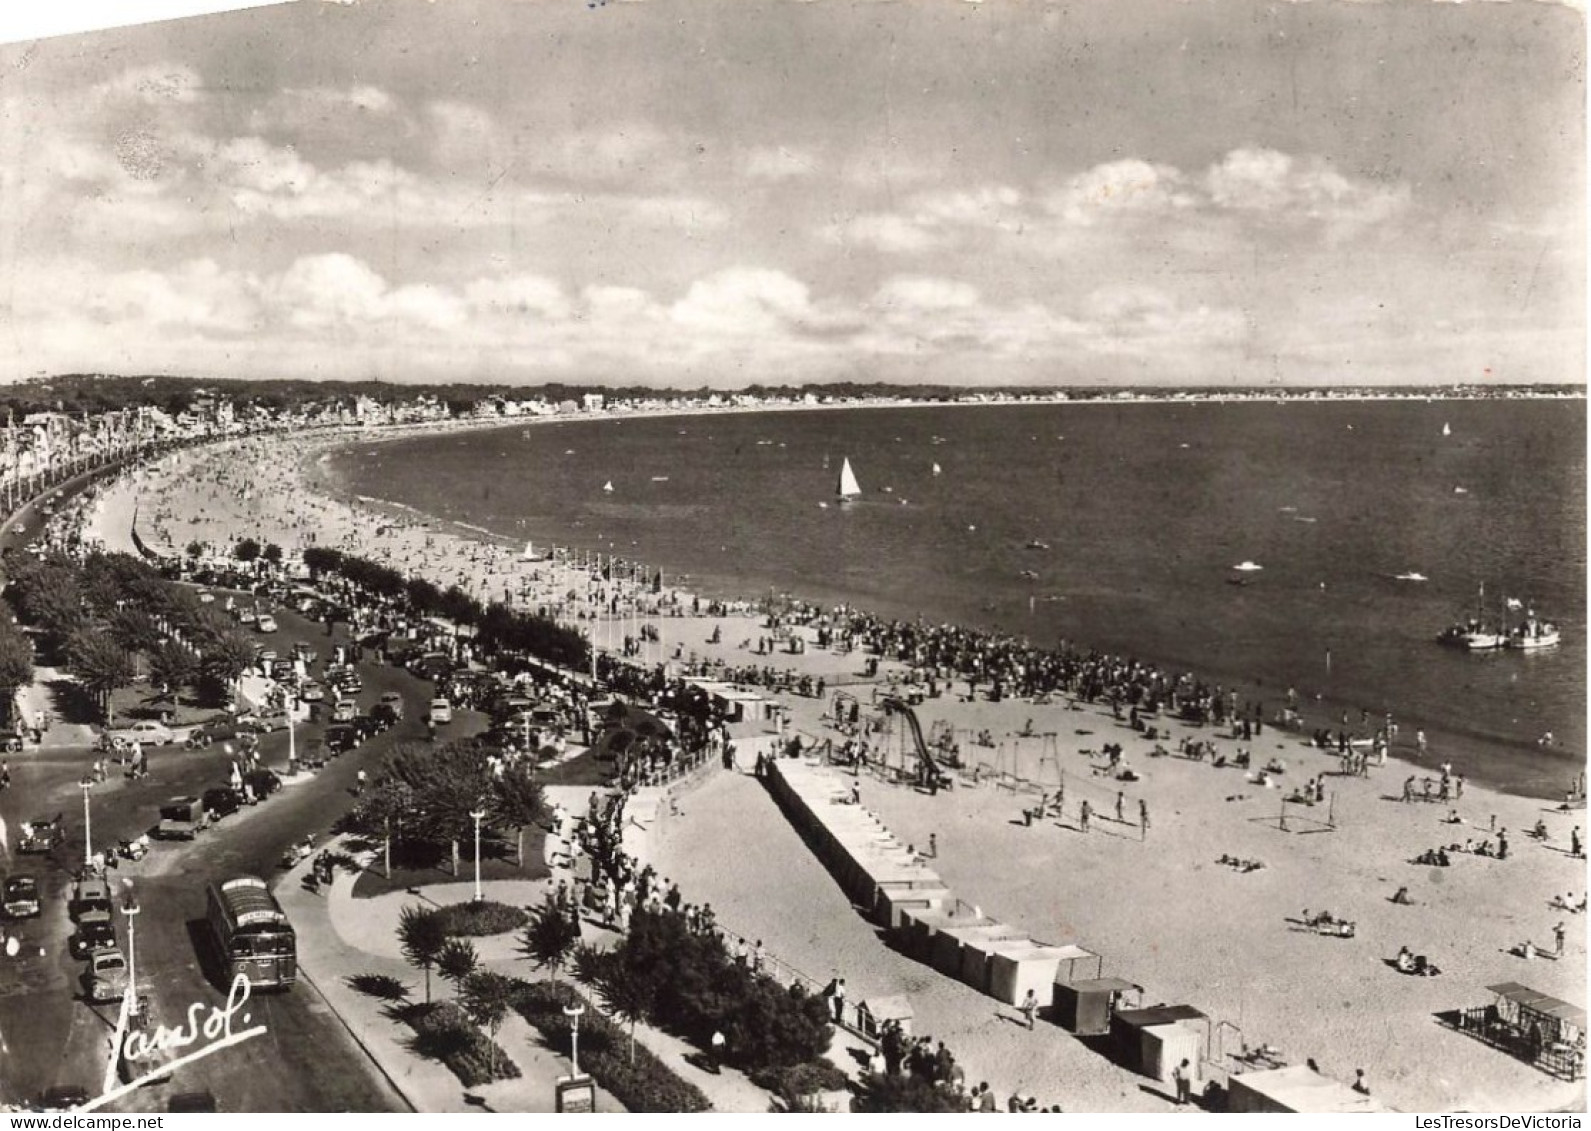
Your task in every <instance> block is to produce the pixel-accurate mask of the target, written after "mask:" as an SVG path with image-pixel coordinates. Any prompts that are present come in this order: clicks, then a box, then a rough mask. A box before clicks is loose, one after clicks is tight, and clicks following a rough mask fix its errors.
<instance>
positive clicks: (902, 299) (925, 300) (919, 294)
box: [873, 275, 978, 310]
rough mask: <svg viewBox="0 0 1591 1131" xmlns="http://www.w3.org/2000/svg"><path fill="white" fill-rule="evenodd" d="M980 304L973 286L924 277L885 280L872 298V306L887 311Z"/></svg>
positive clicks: (956, 308)
mask: <svg viewBox="0 0 1591 1131" xmlns="http://www.w3.org/2000/svg"><path fill="white" fill-rule="evenodd" d="M977 303H978V289H977V288H976V287H974V286H972V285H971V284H969V283H964V282H962V281H960V280H959V279H935V278H930V277H927V276H922V275H897V276H895V277H893V278H890V279H886V280H885V281H884V283H883V284H882V285H881V286H880V287H879V288H878V293H877V294H875V295H874V296H873V304H874V305H875V306H878V307H881V308H884V309H886V310H888V309H902V308H904V309H910V310H964V309H967V308H969V307H972V306H975V305H977Z"/></svg>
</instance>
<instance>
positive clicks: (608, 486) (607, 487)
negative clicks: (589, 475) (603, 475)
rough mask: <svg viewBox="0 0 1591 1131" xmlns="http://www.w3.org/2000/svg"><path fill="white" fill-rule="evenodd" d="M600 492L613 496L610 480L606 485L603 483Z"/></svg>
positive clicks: (611, 481)
mask: <svg viewBox="0 0 1591 1131" xmlns="http://www.w3.org/2000/svg"><path fill="white" fill-rule="evenodd" d="M602 490H603V491H604V492H606V493H607V494H609V495H611V494H613V480H611V479H610V480H608V481H607V482H606V483H604V484H603V485H602Z"/></svg>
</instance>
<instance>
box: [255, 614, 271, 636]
mask: <svg viewBox="0 0 1591 1131" xmlns="http://www.w3.org/2000/svg"><path fill="white" fill-rule="evenodd" d="M254 627H255V628H256V629H257V630H258V631H260V632H275V631H276V618H275V617H272V616H263V617H261V618H260V619H259V620H257V621H255V622H254Z"/></svg>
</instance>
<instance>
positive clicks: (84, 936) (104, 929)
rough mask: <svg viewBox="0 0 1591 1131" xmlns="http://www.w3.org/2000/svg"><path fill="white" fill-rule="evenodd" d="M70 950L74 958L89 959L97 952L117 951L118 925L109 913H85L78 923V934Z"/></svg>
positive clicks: (74, 937) (72, 940)
mask: <svg viewBox="0 0 1591 1131" xmlns="http://www.w3.org/2000/svg"><path fill="white" fill-rule="evenodd" d="M69 949H70V950H71V952H72V957H73V958H87V957H88V956H89V955H90V954H93V953H94V952H95V951H96V950H106V949H109V950H115V949H116V923H115V921H114V920H113V919H112V918H111V914H110V912H109V911H85V912H83V914H82V916H81V917H80V918H79V919H78V921H77V933H76V934H74V935H73V936H72V938H71V942H70V944H69Z"/></svg>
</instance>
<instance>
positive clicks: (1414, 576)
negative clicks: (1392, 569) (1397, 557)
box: [1394, 570, 1430, 581]
mask: <svg viewBox="0 0 1591 1131" xmlns="http://www.w3.org/2000/svg"><path fill="white" fill-rule="evenodd" d="M1394 580H1397V581H1428V580H1430V579H1429V578H1427V577H1426V576H1425V574H1423V573H1417V572H1415V571H1413V570H1410V571H1409V572H1408V573H1400V574H1398V576H1397V577H1396V578H1395V579H1394Z"/></svg>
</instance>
